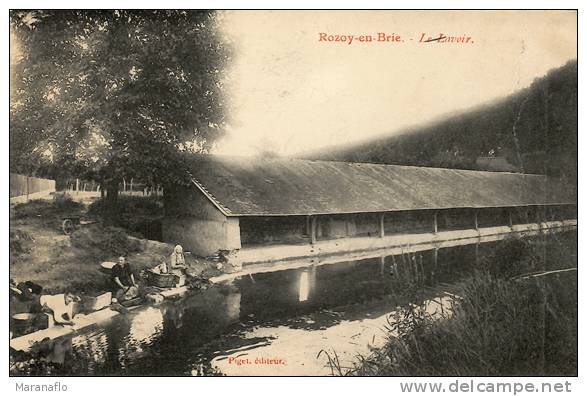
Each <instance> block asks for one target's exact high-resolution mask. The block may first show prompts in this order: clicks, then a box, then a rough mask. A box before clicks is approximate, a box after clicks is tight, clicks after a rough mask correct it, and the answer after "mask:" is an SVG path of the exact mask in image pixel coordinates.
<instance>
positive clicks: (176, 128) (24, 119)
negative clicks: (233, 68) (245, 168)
mask: <svg viewBox="0 0 587 396" xmlns="http://www.w3.org/2000/svg"><path fill="white" fill-rule="evenodd" d="M219 23H220V22H219V15H218V14H217V13H215V12H209V11H160V10H157V11H156V10H148V11H145V10H121V11H118V10H112V11H110V10H100V11H86V10H83V11H82V10H72V11H12V12H11V35H12V37H13V38H14V40H11V41H13V48H12V49H13V53H12V55H13V56H11V58H13V62H12V65H11V120H10V138H11V141H10V155H11V168H12V169H15V170H20V171H25V172H34V171H38V170H39V168H43V169H51V170H52V171H53V172H56V171H59V170H61V171H63V170H65V171H66V172H69V173H75V174H77V175H79V174H80V173H84V174H85V175H86V177H88V176H89V177H93V178H95V179H97V180H98V181H99V182H101V183H102V184H103V185H104V186H105V188H106V189H107V190H108V196H109V197H110V198H111V199H112V200H115V199H116V196H117V194H118V184H119V182H120V180H121V178H122V177H137V178H140V179H142V180H144V181H148V182H153V183H161V182H166V181H170V180H173V179H175V180H178V179H181V177H182V172H181V163H180V162H178V161H180V160H178V158H180V156H178V155H177V154H178V152H181V151H186V150H191V151H207V150H209V149H210V148H211V147H212V146H213V143H214V142H215V141H216V140H217V139H218V138H219V137H220V136H221V133H222V130H223V126H224V125H225V123H226V121H227V120H226V116H227V114H226V111H225V109H226V104H225V96H224V94H223V93H224V89H223V88H224V86H225V82H226V81H225V77H224V76H225V73H223V70H224V68H225V66H226V64H227V62H228V60H229V59H230V45H229V43H228V42H227V41H226V40H225V38H224V36H223V35H222V33H221V31H220V29H219Z"/></svg>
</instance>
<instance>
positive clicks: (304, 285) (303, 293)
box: [298, 271, 310, 302]
mask: <svg viewBox="0 0 587 396" xmlns="http://www.w3.org/2000/svg"><path fill="white" fill-rule="evenodd" d="M309 293H310V281H309V277H308V271H303V272H302V273H301V274H300V297H299V298H298V301H300V302H304V301H306V300H307V299H308V294H309Z"/></svg>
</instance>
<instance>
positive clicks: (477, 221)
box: [474, 211, 479, 231]
mask: <svg viewBox="0 0 587 396" xmlns="http://www.w3.org/2000/svg"><path fill="white" fill-rule="evenodd" d="M474 217H475V231H479V217H478V216H477V211H475V215H474Z"/></svg>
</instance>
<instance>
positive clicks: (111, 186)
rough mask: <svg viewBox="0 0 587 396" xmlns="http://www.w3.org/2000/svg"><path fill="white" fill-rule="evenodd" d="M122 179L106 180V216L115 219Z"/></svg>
mask: <svg viewBox="0 0 587 396" xmlns="http://www.w3.org/2000/svg"><path fill="white" fill-rule="evenodd" d="M119 183H120V179H110V180H108V181H107V182H106V184H105V187H106V199H105V201H104V209H105V213H104V217H106V218H111V219H114V218H115V217H116V216H117V214H118V191H119Z"/></svg>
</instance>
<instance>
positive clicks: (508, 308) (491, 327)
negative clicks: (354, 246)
mask: <svg viewBox="0 0 587 396" xmlns="http://www.w3.org/2000/svg"><path fill="white" fill-rule="evenodd" d="M576 235H577V234H576V233H566V234H560V235H552V236H548V237H546V238H543V239H540V238H539V239H537V240H533V241H524V240H515V239H512V240H506V241H503V242H502V243H500V244H499V245H498V246H497V248H496V249H495V251H494V253H493V254H492V255H490V256H489V257H487V258H486V259H484V260H482V262H481V263H480V264H479V267H478V268H477V270H476V271H475V273H474V275H472V276H471V277H469V278H467V279H466V280H464V281H463V282H462V283H461V284H460V285H459V287H458V294H459V296H460V297H462V300H459V301H458V303H457V304H455V306H454V310H453V311H452V313H451V314H450V315H446V316H445V317H444V318H443V319H441V320H438V318H432V317H431V316H430V315H427V314H426V313H425V312H423V311H421V310H419V309H417V307H404V308H402V309H401V310H400V312H399V314H398V316H397V317H396V318H395V319H399V320H396V321H390V322H391V324H390V326H389V329H388V331H389V337H388V341H387V343H386V346H385V347H384V348H382V349H379V350H376V351H374V352H373V354H372V355H371V356H368V357H363V358H360V359H359V361H358V362H357V363H356V364H355V366H354V367H353V368H352V369H350V370H346V371H344V370H342V371H340V372H341V373H342V374H347V375H361V376H362V375H385V376H389V375H391V376H484V375H489V376H491V375H495V376H503V375H525V376H535V375H536V376H540V375H564V376H567V375H576V374H577V273H576V271H569V272H560V273H554V274H549V275H544V276H537V277H532V276H531V277H524V276H520V275H522V274H528V273H538V272H541V271H544V270H553V269H556V268H568V267H576V263H577V260H576V243H577V240H576ZM336 372H339V371H336Z"/></svg>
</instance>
